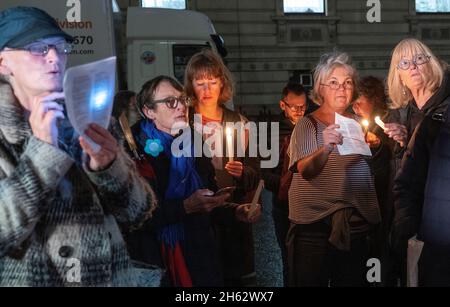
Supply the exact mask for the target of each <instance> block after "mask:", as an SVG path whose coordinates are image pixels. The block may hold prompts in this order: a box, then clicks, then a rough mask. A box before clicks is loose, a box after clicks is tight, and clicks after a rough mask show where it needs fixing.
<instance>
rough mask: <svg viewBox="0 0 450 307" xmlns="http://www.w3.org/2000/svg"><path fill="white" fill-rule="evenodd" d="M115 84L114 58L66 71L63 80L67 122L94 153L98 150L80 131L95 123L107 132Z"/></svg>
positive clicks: (98, 147) (97, 146) (96, 145)
mask: <svg viewBox="0 0 450 307" xmlns="http://www.w3.org/2000/svg"><path fill="white" fill-rule="evenodd" d="M115 80H116V57H110V58H107V59H104V60H101V61H96V62H92V63H89V64H84V65H80V66H76V67H72V68H69V69H68V70H67V71H66V74H65V76H64V93H65V104H66V110H67V115H68V117H69V121H70V123H71V124H72V126H73V127H74V129H75V131H77V132H78V133H79V134H80V135H82V136H83V137H84V138H85V139H86V141H87V142H88V143H89V145H91V146H92V148H93V150H94V151H95V152H98V151H99V150H100V146H99V145H98V144H96V143H95V142H94V141H92V140H91V139H90V138H89V137H88V136H87V135H85V134H84V131H85V130H86V129H87V128H88V126H89V124H92V123H95V124H97V125H99V126H101V127H103V128H107V127H108V125H109V121H110V119H111V112H112V108H113V100H114V90H115Z"/></svg>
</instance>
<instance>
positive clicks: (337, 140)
mask: <svg viewBox="0 0 450 307" xmlns="http://www.w3.org/2000/svg"><path fill="white" fill-rule="evenodd" d="M339 128H340V126H339V125H335V124H332V125H329V126H328V127H326V128H325V129H324V130H323V132H322V136H323V145H324V146H325V148H327V149H328V151H329V152H331V151H332V150H333V148H334V146H336V145H337V144H339V145H341V144H342V142H343V136H342V134H341V133H339V132H338V131H336V129H339Z"/></svg>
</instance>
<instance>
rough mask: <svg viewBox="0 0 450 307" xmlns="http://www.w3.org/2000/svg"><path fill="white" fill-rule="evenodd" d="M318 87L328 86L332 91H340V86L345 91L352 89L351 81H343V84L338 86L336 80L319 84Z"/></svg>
mask: <svg viewBox="0 0 450 307" xmlns="http://www.w3.org/2000/svg"><path fill="white" fill-rule="evenodd" d="M320 85H323V86H328V87H329V88H331V89H332V90H338V89H340V88H341V85H342V87H343V88H344V89H345V90H351V89H353V81H352V80H347V81H344V83H342V84H340V83H339V82H337V81H336V80H331V81H330V82H328V83H327V84H325V83H321V84H320Z"/></svg>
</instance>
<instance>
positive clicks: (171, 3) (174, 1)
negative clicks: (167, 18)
mask: <svg viewBox="0 0 450 307" xmlns="http://www.w3.org/2000/svg"><path fill="white" fill-rule="evenodd" d="M142 7H161V8H166V9H179V10H185V9H186V0H142Z"/></svg>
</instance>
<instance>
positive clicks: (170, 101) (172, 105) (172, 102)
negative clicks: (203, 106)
mask: <svg viewBox="0 0 450 307" xmlns="http://www.w3.org/2000/svg"><path fill="white" fill-rule="evenodd" d="M190 102H191V99H190V98H188V97H186V96H180V97H167V98H164V99H160V100H154V101H153V103H154V104H156V103H165V104H166V106H167V107H168V108H169V109H176V108H178V104H179V103H181V104H182V105H184V106H188V105H190Z"/></svg>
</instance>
